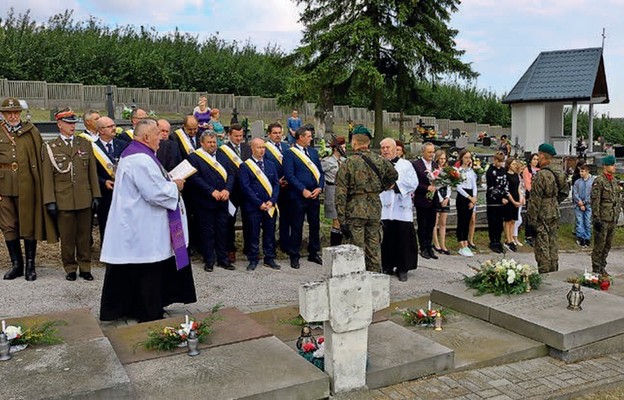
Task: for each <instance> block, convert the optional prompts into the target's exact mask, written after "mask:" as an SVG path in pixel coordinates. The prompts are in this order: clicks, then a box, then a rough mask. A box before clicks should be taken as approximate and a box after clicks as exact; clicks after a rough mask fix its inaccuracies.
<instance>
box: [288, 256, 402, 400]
mask: <svg viewBox="0 0 624 400" xmlns="http://www.w3.org/2000/svg"><path fill="white" fill-rule="evenodd" d="M323 268H324V273H325V279H324V280H323V281H321V282H311V283H307V284H303V285H301V286H300V287H299V311H300V313H301V316H302V317H303V318H304V319H305V320H306V321H323V328H324V333H325V371H326V372H327V373H328V374H329V377H330V385H331V390H332V392H333V393H341V392H348V391H351V390H356V389H360V388H364V387H366V359H367V345H368V326H369V325H370V323H371V321H372V318H373V312H374V311H376V310H380V309H383V308H386V307H388V306H389V305H390V277H389V276H388V275H383V274H377V273H373V272H367V271H366V270H365V264H364V252H363V250H362V249H361V248H359V247H357V246H353V245H343V246H336V247H330V248H324V249H323Z"/></svg>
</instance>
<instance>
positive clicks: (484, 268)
mask: <svg viewBox="0 0 624 400" xmlns="http://www.w3.org/2000/svg"><path fill="white" fill-rule="evenodd" d="M475 270H476V271H477V273H476V274H475V275H473V276H466V277H465V278H464V282H465V283H466V286H468V287H469V288H472V289H477V293H476V295H478V296H479V295H482V294H485V293H492V294H494V295H495V296H500V295H501V294H506V295H512V294H522V293H525V292H528V291H530V290H531V289H537V288H539V286H540V284H541V283H542V277H541V276H540V275H539V273H538V271H537V268H535V267H534V266H530V265H521V264H518V263H516V262H515V261H514V260H507V259H502V260H499V261H496V262H494V261H492V260H488V261H486V262H484V263H483V264H482V265H481V267H480V268H479V269H475Z"/></svg>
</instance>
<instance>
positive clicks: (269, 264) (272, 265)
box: [264, 260, 282, 270]
mask: <svg viewBox="0 0 624 400" xmlns="http://www.w3.org/2000/svg"><path fill="white" fill-rule="evenodd" d="M264 266H265V267H269V268H271V269H274V270H278V269H282V267H280V265H279V264H277V263H276V262H275V260H265V261H264Z"/></svg>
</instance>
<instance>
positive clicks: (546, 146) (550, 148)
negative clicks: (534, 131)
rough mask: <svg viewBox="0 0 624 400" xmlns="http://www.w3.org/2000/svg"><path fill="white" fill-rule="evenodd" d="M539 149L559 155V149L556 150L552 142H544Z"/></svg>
mask: <svg viewBox="0 0 624 400" xmlns="http://www.w3.org/2000/svg"><path fill="white" fill-rule="evenodd" d="M537 151H539V152H540V153H546V154H550V155H551V156H556V155H557V150H555V148H554V147H553V145H552V144H550V143H542V144H540V147H538V148H537Z"/></svg>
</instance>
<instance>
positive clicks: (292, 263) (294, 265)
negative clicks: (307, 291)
mask: <svg viewBox="0 0 624 400" xmlns="http://www.w3.org/2000/svg"><path fill="white" fill-rule="evenodd" d="M290 268H294V269H299V258H298V257H290Z"/></svg>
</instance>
